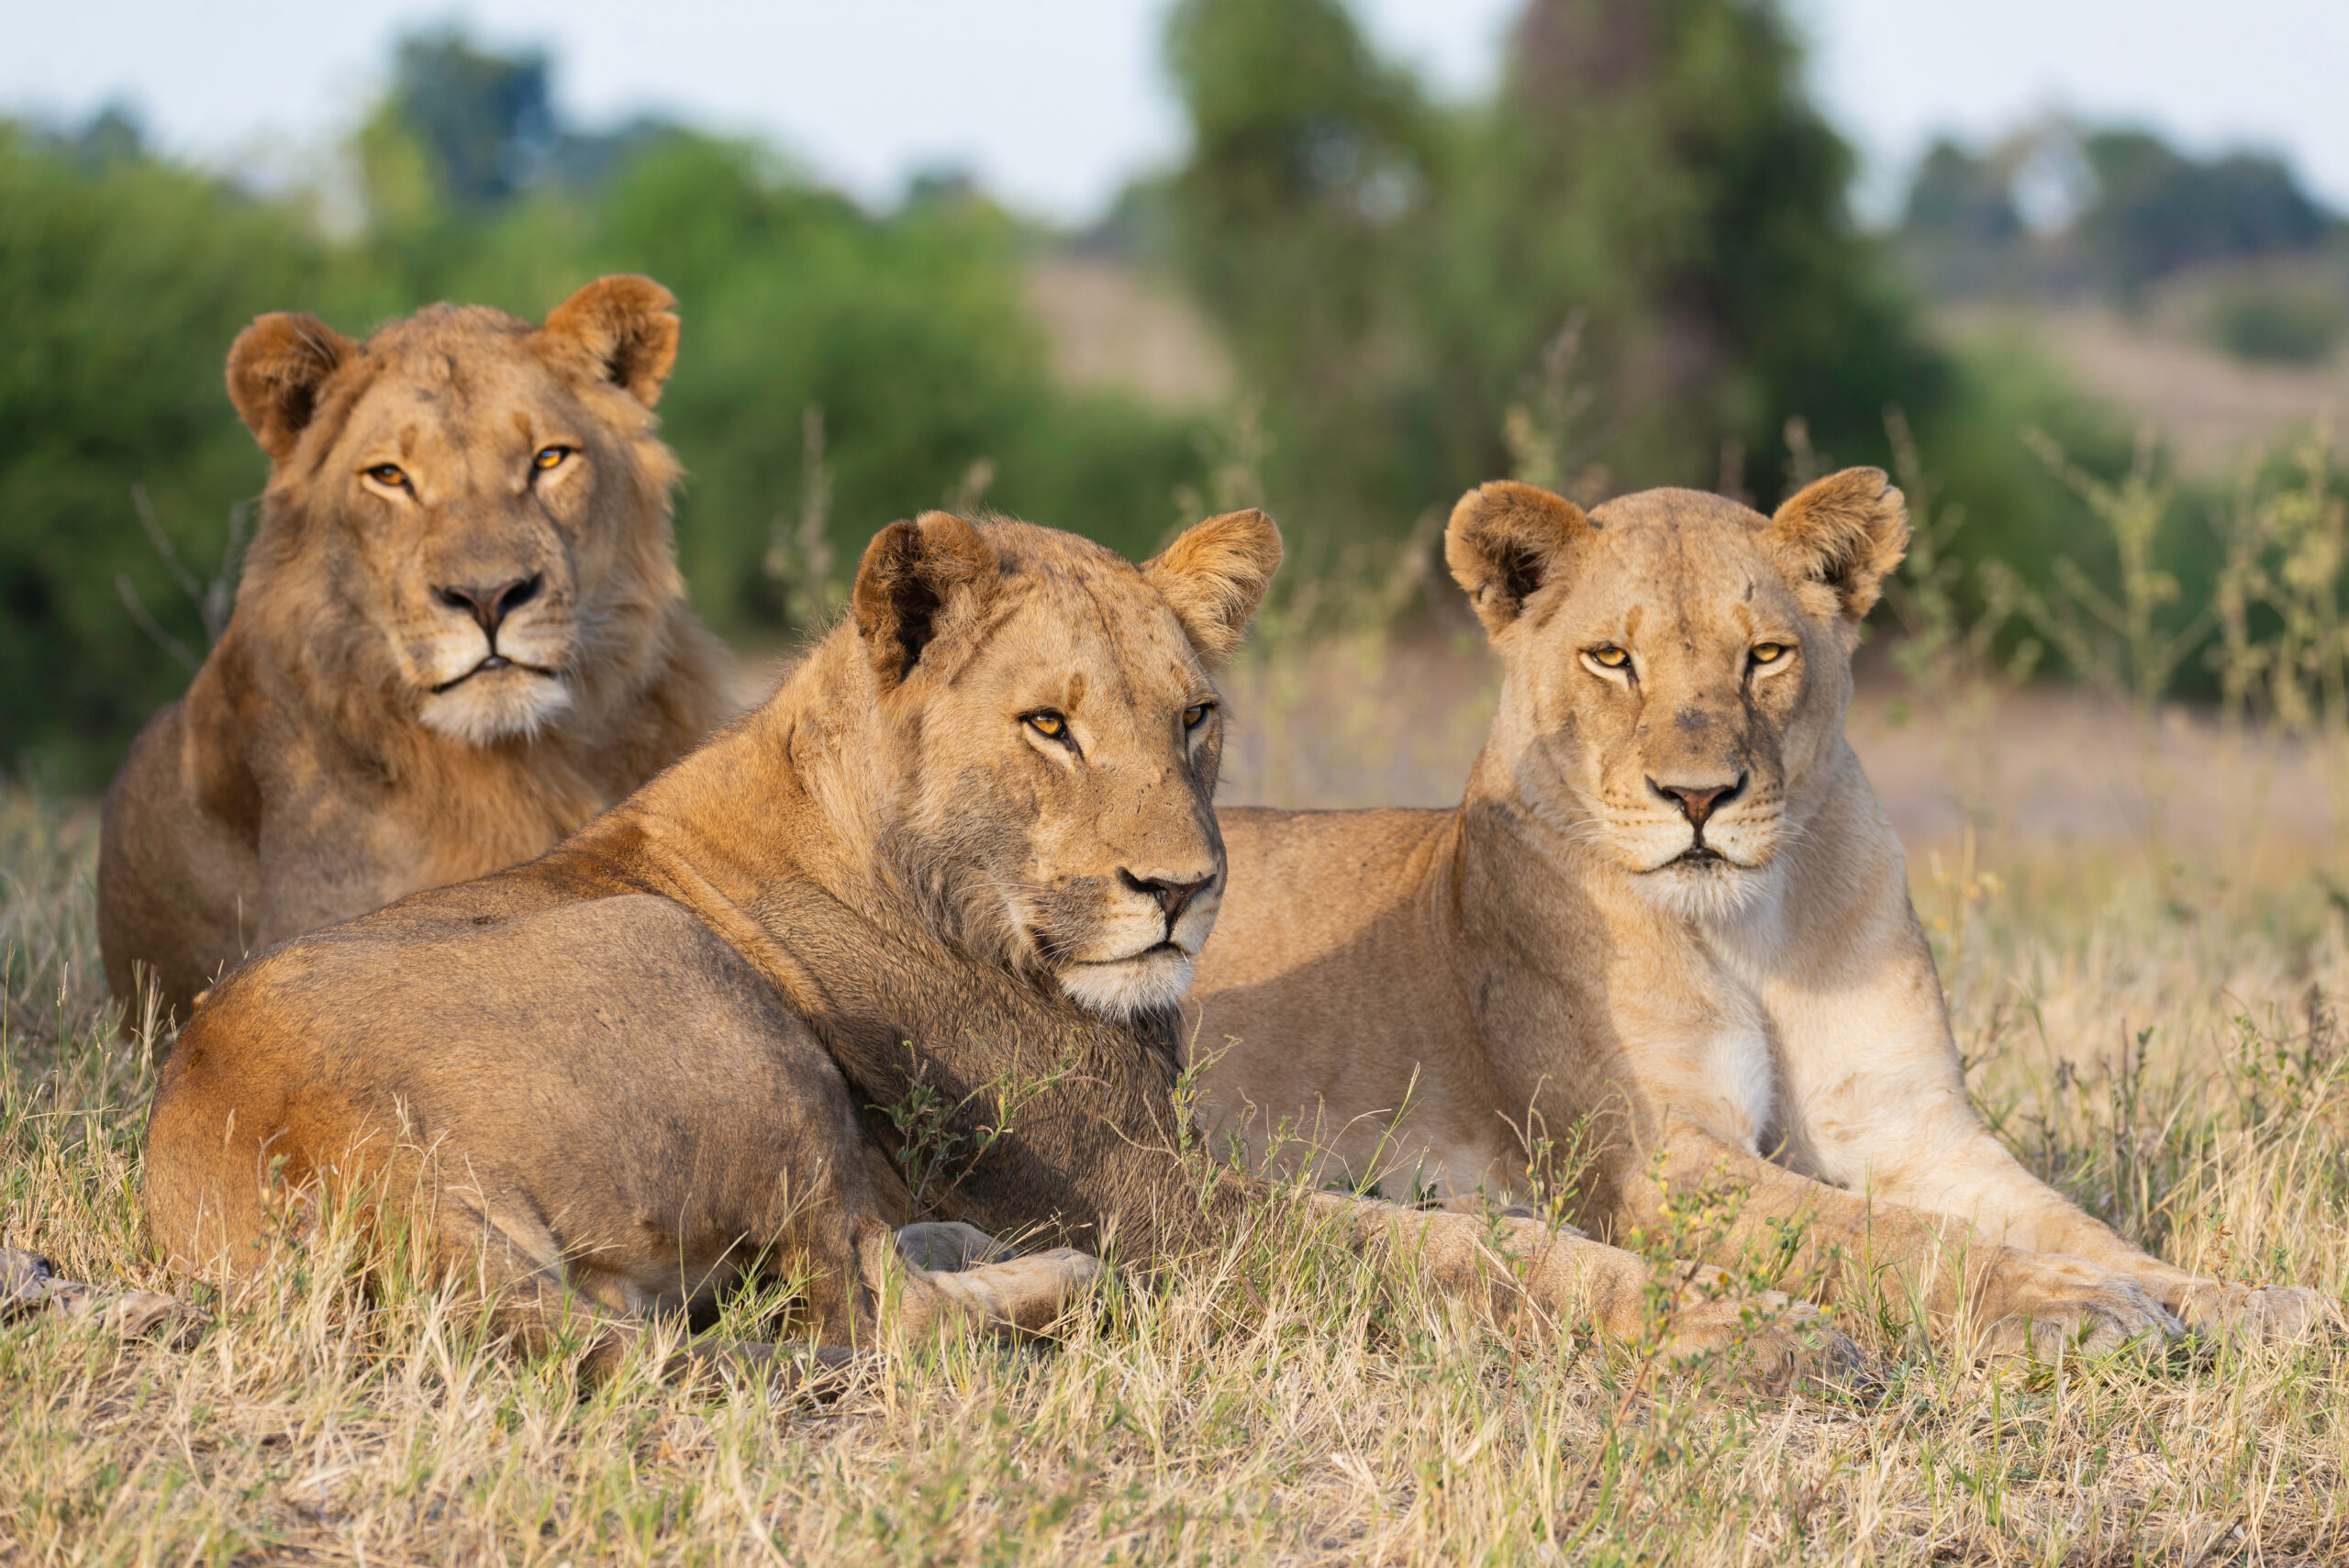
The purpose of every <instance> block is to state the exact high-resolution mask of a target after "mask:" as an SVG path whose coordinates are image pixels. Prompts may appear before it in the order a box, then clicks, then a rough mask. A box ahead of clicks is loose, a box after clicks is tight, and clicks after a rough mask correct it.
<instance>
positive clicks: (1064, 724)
mask: <svg viewBox="0 0 2349 1568" xmlns="http://www.w3.org/2000/svg"><path fill="white" fill-rule="evenodd" d="M1028 728H1030V729H1032V730H1034V731H1035V732H1036V733H1037V734H1039V735H1041V736H1043V737H1044V738H1045V739H1046V740H1059V739H1060V738H1061V737H1062V736H1063V735H1066V734H1067V733H1068V720H1067V719H1065V718H1063V717H1061V716H1060V715H1059V714H1057V713H1054V712H1053V711H1052V709H1050V708H1046V709H1045V710H1044V711H1043V712H1041V713H1031V714H1030V715H1029V716H1028Z"/></svg>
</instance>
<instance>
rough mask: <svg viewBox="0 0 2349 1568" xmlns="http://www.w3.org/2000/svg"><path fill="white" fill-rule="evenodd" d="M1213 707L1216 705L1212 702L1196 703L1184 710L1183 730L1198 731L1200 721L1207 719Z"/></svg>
mask: <svg viewBox="0 0 2349 1568" xmlns="http://www.w3.org/2000/svg"><path fill="white" fill-rule="evenodd" d="M1213 706H1215V704H1213V703H1211V702H1195V703H1193V704H1192V705H1191V706H1188V707H1186V708H1185V709H1184V710H1183V728H1186V729H1197V728H1198V727H1199V722H1200V720H1202V719H1204V718H1206V717H1207V716H1208V709H1209V708H1211V707H1213Z"/></svg>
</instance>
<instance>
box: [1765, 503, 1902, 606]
mask: <svg viewBox="0 0 2349 1568" xmlns="http://www.w3.org/2000/svg"><path fill="white" fill-rule="evenodd" d="M1761 537H1762V544H1763V548H1764V549H1765V550H1768V551H1769V552H1770V554H1771V555H1772V556H1773V557H1775V558H1776V561H1777V562H1778V564H1779V565H1780V566H1781V567H1782V568H1783V569H1784V570H1785V571H1786V573H1787V575H1788V576H1790V577H1792V578H1794V579H1795V581H1796V582H1798V583H1806V582H1808V583H1818V584H1824V585H1825V586H1826V587H1827V588H1828V589H1829V590H1830V591H1831V593H1832V594H1833V595H1834V599H1835V605H1834V607H1835V610H1836V612H1837V613H1839V614H1841V615H1842V617H1843V618H1844V619H1846V620H1848V621H1851V622H1853V623H1854V624H1856V623H1857V622H1858V621H1859V619H1860V617H1863V616H1865V615H1866V614H1867V613H1868V611H1869V610H1870V609H1871V608H1873V607H1874V606H1875V604H1876V595H1878V594H1880V593H1881V592H1882V591H1883V586H1884V579H1885V576H1886V574H1887V573H1889V572H1891V570H1892V569H1893V568H1894V567H1896V566H1898V565H1899V564H1900V558H1901V556H1902V555H1904V554H1906V553H1907V552H1908V550H1909V504H1908V499H1907V497H1905V496H1903V495H1901V494H1900V492H1899V491H1898V489H1896V488H1894V487H1893V484H1892V483H1891V481H1890V480H1889V479H1887V477H1886V476H1885V472H1884V470H1882V469H1880V468H1847V469H1845V470H1843V472H1842V473H1831V474H1829V475H1828V476H1827V477H1826V478H1824V479H1820V480H1814V481H1813V482H1812V483H1810V484H1806V485H1804V486H1803V487H1802V488H1801V489H1800V490H1798V491H1797V492H1795V494H1794V495H1790V496H1788V497H1787V501H1786V503H1785V505H1783V506H1780V507H1779V508H1778V509H1777V511H1776V514H1774V515H1773V516H1772V517H1771V518H1770V522H1769V526H1768V527H1766V528H1764V529H1763V530H1762V536H1761ZM1822 607H1823V606H1822Z"/></svg>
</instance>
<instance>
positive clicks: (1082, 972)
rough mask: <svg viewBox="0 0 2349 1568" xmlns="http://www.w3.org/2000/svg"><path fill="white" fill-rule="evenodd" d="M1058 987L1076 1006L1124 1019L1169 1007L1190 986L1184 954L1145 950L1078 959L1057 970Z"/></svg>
mask: <svg viewBox="0 0 2349 1568" xmlns="http://www.w3.org/2000/svg"><path fill="white" fill-rule="evenodd" d="M1060 982H1061V990H1062V991H1063V993H1064V994H1065V995H1067V996H1068V998H1069V1000H1070V1001H1072V1002H1074V1003H1075V1004H1076V1005H1077V1006H1080V1007H1087V1008H1090V1009H1091V1010H1092V1011H1094V1012H1097V1013H1099V1014H1101V1015H1103V1016H1104V1017H1107V1018H1119V1019H1125V1018H1133V1017H1134V1016H1135V1015H1137V1014H1140V1013H1147V1012H1151V1011H1153V1010H1155V1009H1157V1008H1160V1007H1171V1006H1174V1005H1175V1003H1176V1002H1177V1001H1179V1000H1180V999H1181V998H1182V995H1183V993H1184V992H1186V991H1187V990H1189V989H1190V988H1191V961H1190V958H1189V957H1188V955H1178V954H1175V953H1169V952H1148V953H1141V954H1139V955H1138V956H1136V957H1133V958H1129V959H1122V960H1120V961H1119V962H1116V963H1080V964H1076V965H1074V966H1072V967H1070V968H1068V969H1064V970H1063V971H1061V974H1060Z"/></svg>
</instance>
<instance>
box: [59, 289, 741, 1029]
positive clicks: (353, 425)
mask: <svg viewBox="0 0 2349 1568" xmlns="http://www.w3.org/2000/svg"><path fill="white" fill-rule="evenodd" d="M674 304H675V301H674V300H673V299H672V298H671V297H670V295H669V294H668V291H667V290H665V289H663V288H662V287H661V286H660V285H659V284H655V283H653V282H651V280H650V279H646V278H637V277H625V276H622V277H609V278H605V279H602V280H600V281H599V282H596V283H593V284H588V285H587V286H586V287H585V288H583V289H581V290H580V291H579V292H578V293H577V294H575V295H573V296H572V297H571V299H569V300H568V301H566V302H565V303H564V304H563V305H562V306H560V307H559V308H557V309H556V310H555V311H554V312H553V313H552V314H551V315H550V316H549V317H547V322H546V325H545V326H544V327H542V328H533V327H531V326H530V325H529V323H527V322H522V321H518V320H516V319H514V318H513V317H509V316H507V315H504V314H503V313H501V312H498V311H495V310H489V309H485V308H482V307H479V306H470V307H462V308H460V307H456V306H445V305H441V306H432V307H431V308H430V309H429V310H425V311H421V312H419V313H417V315H415V316H413V317H408V318H406V320H403V321H395V322H394V323H392V324H391V325H390V326H388V327H385V328H383V329H382V330H381V331H379V332H377V333H376V334H375V335H374V336H373V338H371V339H368V340H367V341H366V342H365V343H363V344H362V343H354V342H352V341H351V339H347V338H344V337H342V336H341V335H340V334H339V333H337V332H335V331H334V330H333V329H332V328H328V327H327V326H326V325H325V324H323V323H322V322H319V321H317V320H316V319H315V318H313V317H306V316H264V317H262V318H261V319H260V320H258V321H256V322H254V323H253V325H252V326H251V327H250V328H247V329H246V330H245V331H244V333H243V334H242V335H241V336H239V338H238V339H237V342H236V345H235V347H234V348H233V349H232V350H230V351H229V355H228V389H229V394H230V396H231V397H232V398H233V400H234V401H235V403H236V405H237V408H238V412H239V414H241V415H242V416H243V417H244V419H245V422H246V423H247V424H248V425H249V426H250V427H251V428H252V432H253V435H254V438H255V439H257V440H258V441H259V442H260V443H261V445H262V449H263V450H266V451H267V452H268V453H269V456H270V459H271V464H272V466H271V472H270V479H269V487H268V489H267V491H266V492H265V494H264V495H263V496H262V521H261V527H260V528H259V529H258V531H257V532H256V534H255V536H254V539H253V543H252V548H251V550H250V553H249V555H248V558H247V561H246V563H245V569H244V577H243V581H242V582H241V584H239V588H238V593H237V604H236V610H235V613H234V614H233V615H232V616H231V617H230V619H229V622H228V628H227V630H226V632H225V633H224V635H223V636H222V638H221V639H220V642H219V644H218V645H217V647H215V648H214V649H213V651H212V653H211V656H210V657H209V658H207V659H206V661H205V663H204V667H203V668H202V669H201V670H200V671H198V672H197V673H196V676H195V682H194V684H192V685H191V686H190V687H189V689H188V694H187V695H186V696H185V697H184V698H182V699H181V700H180V701H178V702H176V703H173V705H172V706H169V707H167V708H165V709H163V710H162V711H161V713H159V714H157V715H156V716H155V717H154V718H153V719H152V720H151V721H150V723H149V724H148V725H147V727H146V728H144V729H143V730H141V731H140V733H139V738H138V740H136V741H134V742H133V743H132V746H131V750H130V754H129V757H128V760H127V761H126V762H124V763H123V766H122V771H121V773H119V774H118V775H117V777H116V779H115V783H114V787H113V788H112V789H111V790H110V791H108V793H107V795H106V819H105V828H104V835H103V840H102V845H101V849H100V853H99V863H98V936H99V943H100V947H101V950H102V951H103V952H104V955H105V959H106V975H107V979H108V980H109V981H110V982H111V983H112V984H113V986H114V988H115V991H116V993H117V995H123V996H126V997H128V996H129V995H131V992H132V989H133V984H134V974H135V973H136V972H137V971H139V970H140V969H146V970H151V971H152V972H153V973H154V974H155V976H156V978H157V980H158V982H159V983H160V984H161V994H162V998H163V1001H164V1003H165V1005H166V1006H169V1007H171V1008H172V1009H173V1010H174V1011H176V1012H177V1013H179V1014H180V1015H181V1016H182V1017H185V1015H186V1013H187V1010H188V1008H189V1006H190V1004H191V1001H192V999H193V998H194V996H195V994H196V993H197V992H198V991H199V990H201V989H202V988H203V987H204V986H206V985H207V984H210V983H211V982H212V981H213V980H214V979H215V978H216V977H217V975H218V974H219V973H220V972H221V971H222V970H223V969H224V968H225V967H226V966H228V965H229V964H232V963H235V962H237V961H238V960H239V959H240V958H242V957H243V956H244V954H245V953H246V952H248V951H252V950H254V949H258V948H262V947H265V946H267V945H269V944H270V943H272V942H276V941H280V940H284V939H285V938H287V937H290V936H292V935H294V934H295V933H296V932H298V931H304V930H308V929H312V928H314V927H317V926H321V925H325V924H327V923H328V922H330V921H334V920H340V919H345V918H348V917H351V916H353V915H357V914H361V913H363V912H364V911H366V910H369V909H373V908H376V907H378V906H381V905H384V904H386V903H388V902H390V901H391V900H392V899H394V898H396V897H398V896H400V895H403V894H406V893H409V892H413V891H414V890H416V889H417V888H419V887H431V886H437V885H440V884H443V883H449V882H456V881H462V879H464V878H466V877H471V876H478V875H480V874H481V873H484V872H487V871H492V870H495V869H496V868H497V867H499V866H505V865H510V864H512V863H514V862H517V861H519V860H523V859H525V858H527V857H529V856H530V855H534V854H537V853H539V852H540V851H543V850H545V849H547V848H549V847H551V845H552V844H553V843H554V842H555V841H556V840H558V839H560V838H562V835H563V834H565V833H567V832H569V831H570V830H571V829H573V828H576V827H577V826H579V824H580V823H582V822H584V821H585V820H586V819H587V817H590V816H592V815H593V814H595V813H596V811H599V810H601V809H602V808H603V807H605V806H608V805H610V804H611V803H612V802H614V801H615V800H618V798H619V797H620V796H621V795H625V794H627V793H628V792H629V790H631V789H633V788H635V787H636V786H637V785H638V784H641V783H642V782H643V781H644V780H645V779H647V778H649V777H651V774H652V773H655V772H657V771H658V770H659V769H661V768H662V767H664V766H666V765H667V764H668V763H669V762H674V760H675V759H676V758H677V757H678V756H680V755H682V754H683V753H684V751H685V749H686V748H687V747H689V746H691V745H692V744H693V743H694V742H695V741H696V740H699V739H700V738H701V737H702V736H703V735H705V734H707V732H708V730H709V728H710V727H711V726H712V725H714V724H715V723H716V722H717V721H718V718H719V717H721V716H722V713H723V703H724V698H723V689H724V682H725V678H726V677H725V662H724V654H723V652H722V651H721V650H720V649H719V648H718V645H717V643H716V642H715V640H714V639H711V638H710V637H709V636H708V635H707V633H706V632H704V631H703V630H702V628H701V627H700V625H699V623H698V622H696V620H695V619H694V617H693V614H692V612H691V610H689V609H688V608H687V607H686V605H685V584H684V581H683V579H682V578H680V577H679V575H678V573H677V568H676V563H675V561H674V549H673V545H672V539H671V534H670V523H669V493H670V491H671V489H672V488H673V487H674V484H675V483H676V480H677V465H676V461H675V459H674V458H673V457H672V456H671V455H670V453H669V450H668V449H667V448H666V447H665V446H663V445H662V443H661V441H660V439H659V438H658V436H657V435H656V434H655V433H654V430H655V423H656V422H655V420H654V418H653V417H652V412H651V408H652V404H653V403H654V401H655V400H656V399H658V397H659V396H660V393H661V385H662V381H663V380H664V379H665V378H666V376H667V375H668V373H669V368H670V365H671V364H672V363H673V362H674V360H675V357H676V347H677V318H676V316H675V315H674V308H673V307H674ZM549 448H561V449H564V450H566V453H567V455H565V456H564V457H563V458H562V460H561V461H560V462H557V463H556V464H554V465H553V466H552V467H551V468H550V469H544V470H541V469H540V468H539V467H538V466H537V464H536V463H535V462H534V458H535V457H536V455H537V454H538V453H540V451H541V450H547V449H549ZM385 463H389V464H392V465H394V466H395V468H396V469H397V470H398V471H399V473H401V474H402V475H403V476H404V483H402V484H382V483H378V482H377V480H376V479H375V478H373V477H371V471H373V470H375V469H376V468H377V466H378V465H381V464H385ZM467 594H470V595H473V596H474V598H475V599H477V600H481V601H483V603H484V604H485V605H487V606H492V610H494V615H493V614H492V613H491V611H484V610H483V609H481V608H477V607H476V606H474V605H471V604H468V603H467V602H466V600H465V598H464V596H463V595H467ZM493 641H494V646H493ZM492 653H495V654H497V655H499V656H501V657H503V658H505V659H507V660H509V661H510V663H508V664H507V665H505V666H503V667H497V666H490V667H484V668H480V669H478V670H476V668H475V667H476V666H477V665H481V664H482V662H483V661H484V659H487V658H489V657H490V655H491V654H492ZM469 672H471V673H469ZM436 688H442V689H439V690H436Z"/></svg>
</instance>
